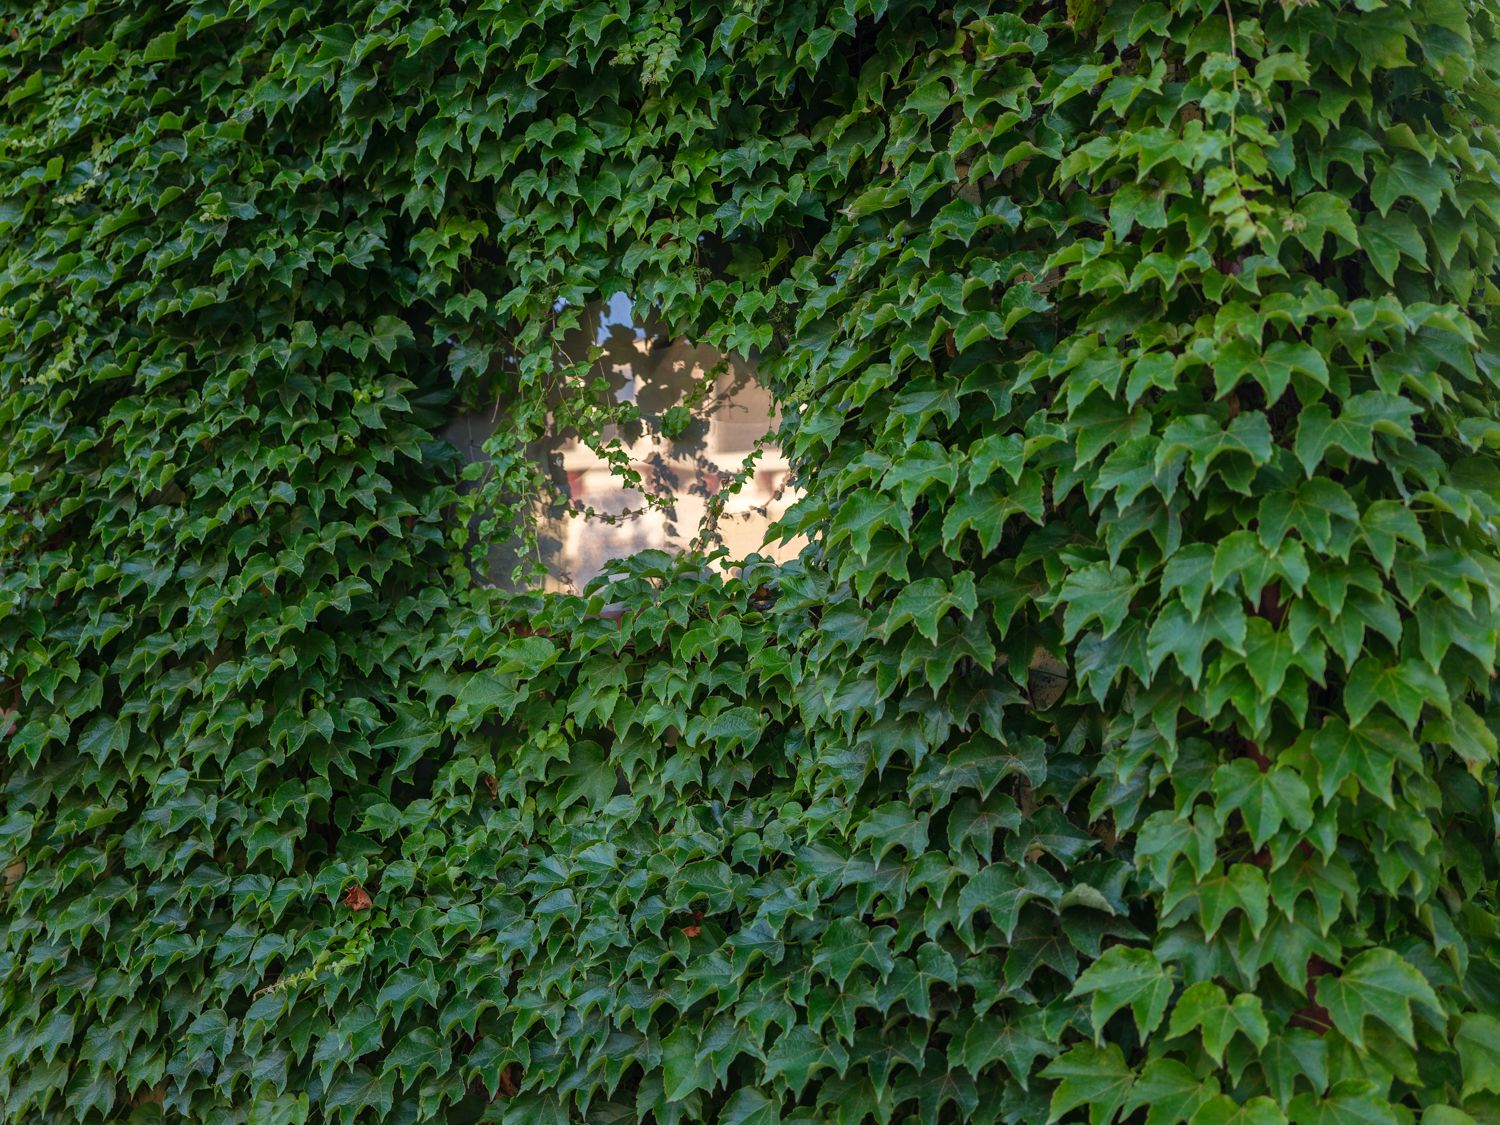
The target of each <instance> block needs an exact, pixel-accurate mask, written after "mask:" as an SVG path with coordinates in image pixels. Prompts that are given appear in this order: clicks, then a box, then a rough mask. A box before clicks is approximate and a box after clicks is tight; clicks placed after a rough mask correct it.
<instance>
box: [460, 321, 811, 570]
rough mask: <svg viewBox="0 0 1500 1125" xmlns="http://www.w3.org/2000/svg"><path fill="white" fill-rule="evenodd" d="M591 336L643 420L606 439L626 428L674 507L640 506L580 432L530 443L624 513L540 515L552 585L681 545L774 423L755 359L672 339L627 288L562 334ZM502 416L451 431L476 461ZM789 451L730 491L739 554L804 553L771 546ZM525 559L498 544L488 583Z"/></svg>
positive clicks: (625, 440) (634, 450) (767, 452)
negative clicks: (706, 390) (636, 315)
mask: <svg viewBox="0 0 1500 1125" xmlns="http://www.w3.org/2000/svg"><path fill="white" fill-rule="evenodd" d="M590 343H597V344H598V345H599V346H602V347H603V348H604V355H603V357H602V358H601V359H600V360H599V362H598V364H597V365H596V367H595V369H594V371H595V373H597V374H599V375H602V376H604V377H605V378H606V379H607V380H608V383H609V388H610V393H611V394H612V395H613V396H614V398H615V400H616V401H618V402H634V403H635V404H636V405H637V407H639V409H640V412H641V420H640V422H639V423H637V424H634V425H631V426H628V427H625V428H623V429H622V428H620V427H610V432H607V433H606V435H605V436H606V438H618V439H619V440H620V441H621V443H622V445H623V447H624V449H625V450H626V451H627V453H628V455H629V457H630V460H631V464H632V466H633V468H634V469H635V470H636V471H637V472H639V473H640V474H641V477H642V480H643V482H644V484H645V487H646V488H647V489H649V490H650V491H651V492H653V493H655V494H656V495H666V496H670V497H671V498H672V504H671V506H670V508H669V509H668V510H666V511H661V510H649V511H645V512H637V509H640V508H642V507H643V506H644V499H643V497H642V496H641V494H640V493H639V492H637V491H635V490H630V489H625V488H622V487H621V482H620V480H619V479H618V478H617V477H616V476H615V475H614V474H613V473H611V472H610V470H609V468H608V467H607V465H606V464H605V462H604V461H603V460H602V459H601V458H600V457H599V456H598V455H597V454H595V453H594V452H593V450H591V449H589V448H588V447H587V446H586V445H584V444H583V443H582V442H579V441H577V440H576V439H572V438H568V437H563V436H554V437H553V438H552V439H551V440H549V441H547V442H544V443H541V444H540V445H539V446H538V447H537V448H535V450H534V451H533V453H534V456H536V457H537V458H538V459H539V460H545V462H546V463H547V465H548V468H549V471H550V473H551V475H552V477H553V479H554V481H555V482H556V483H557V485H558V486H559V487H560V488H562V489H565V490H566V492H567V494H568V495H569V496H570V497H571V499H572V500H573V501H574V503H575V504H576V505H578V506H585V507H592V508H593V509H595V511H596V512H599V513H601V514H605V515H614V516H619V515H620V513H635V514H628V515H624V516H622V517H621V518H620V519H619V521H618V522H610V521H608V520H606V519H601V518H590V517H586V516H582V515H575V514H570V513H560V512H556V511H553V512H540V511H539V512H537V513H535V515H536V517H537V519H538V523H539V530H540V537H541V543H540V547H541V551H542V559H543V561H544V563H545V564H546V566H547V572H548V573H547V580H546V583H545V586H546V588H547V589H552V590H581V589H582V588H583V586H584V585H585V584H586V583H587V582H588V581H589V579H591V578H593V577H594V576H595V575H597V574H598V573H599V572H600V570H601V569H602V568H603V566H604V564H605V563H606V562H608V561H609V560H610V559H614V558H619V557H622V556H624V555H629V554H633V553H635V552H636V551H641V550H645V549H648V548H661V549H665V550H669V551H675V550H682V549H684V548H686V547H687V546H688V544H689V543H690V542H692V541H693V540H694V539H695V538H697V537H698V536H699V535H700V533H701V531H702V530H703V528H704V523H705V519H706V517H707V514H708V505H709V501H710V498H711V497H712V496H714V495H717V494H718V493H719V492H720V491H721V490H722V489H723V488H724V486H725V485H727V484H728V482H729V481H730V480H731V479H732V478H733V477H734V475H735V474H737V473H739V472H740V471H741V470H742V469H743V468H744V466H745V465H746V463H747V460H748V458H749V457H750V454H751V452H752V451H753V450H754V449H755V447H756V443H757V441H759V440H760V439H761V438H762V437H763V436H765V435H766V434H768V433H769V432H770V431H771V430H772V429H774V427H775V425H776V421H777V419H776V416H775V413H774V407H773V404H772V402H771V396H770V393H769V392H768V391H767V390H766V389H765V388H764V387H762V386H761V385H760V384H759V383H757V382H756V381H755V367H754V360H753V359H749V360H747V359H744V358H741V357H734V358H733V359H732V360H731V361H729V362H728V363H727V364H726V363H724V356H723V353H721V352H719V351H717V350H715V349H713V348H709V347H704V346H697V345H693V344H690V343H688V342H686V341H683V340H681V339H676V340H668V339H667V338H666V337H665V336H664V335H663V334H662V331H661V328H660V326H658V325H652V324H646V325H641V324H637V323H635V322H634V321H633V320H632V318H631V317H630V313H629V309H628V305H627V304H626V302H625V301H624V300H623V299H621V298H616V299H614V300H612V301H610V302H608V303H601V304H599V305H593V306H590V307H589V308H588V309H587V310H585V318H584V327H582V328H580V329H577V330H575V331H573V332H572V333H569V335H568V336H567V337H566V338H565V339H564V342H563V348H564V351H565V352H566V353H567V354H568V355H570V356H583V355H586V354H587V352H588V347H589V345H590ZM716 366H719V367H722V370H720V372H719V373H718V375H717V376H716V377H715V378H714V387H713V390H712V392H711V393H710V394H709V395H708V396H707V398H706V399H704V400H703V402H702V404H701V406H699V407H698V408H696V409H695V410H694V420H693V422H692V423H691V424H690V425H689V426H688V428H687V429H686V430H685V431H684V432H682V433H681V434H679V435H678V436H677V437H676V438H675V440H669V439H668V438H667V437H666V436H665V435H664V434H663V433H662V431H661V417H662V415H663V414H664V413H665V412H666V410H668V409H669V408H671V407H673V406H675V405H678V404H679V403H681V402H683V401H684V399H685V398H686V396H687V395H688V394H689V393H690V392H691V391H692V390H693V389H694V388H697V387H699V386H701V385H702V382H703V380H704V378H705V377H707V376H709V375H710V374H711V373H712V372H713V371H714V369H715V367H716ZM497 424H503V421H501V420H500V419H499V417H498V415H497V414H496V412H493V411H482V412H476V413H473V414H464V415H460V416H459V417H457V418H455V419H454V420H453V422H452V424H450V426H449V427H448V430H447V432H446V435H445V436H447V437H448V439H449V440H450V441H452V442H453V443H454V444H455V445H456V446H457V447H458V448H459V450H460V452H461V453H463V455H464V456H465V457H466V458H468V459H470V460H477V459H480V458H482V457H483V456H484V452H483V449H482V445H483V443H484V440H485V439H486V438H487V437H489V435H490V434H491V433H492V432H493V431H494V429H495V426H496V425H497ZM787 477H788V468H787V463H786V459H785V457H783V456H782V454H781V451H780V450H779V449H777V448H776V447H775V446H774V445H769V446H768V447H766V448H765V449H764V450H763V451H762V452H761V454H760V456H759V458H758V459H757V460H756V463H755V468H754V471H753V473H752V474H751V476H750V477H749V479H747V480H746V481H745V483H744V485H743V486H742V487H741V489H740V490H739V492H738V493H736V494H735V495H733V496H730V497H728V498H727V503H726V505H725V509H724V515H723V516H722V517H721V519H720V520H719V523H718V527H717V529H716V533H715V535H714V542H715V543H722V544H723V545H724V546H725V547H727V548H728V549H729V552H730V554H731V556H732V557H733V558H736V559H738V558H743V557H744V556H745V555H747V554H750V553H751V552H753V551H760V552H761V553H762V554H767V555H770V556H771V557H773V558H778V559H786V558H792V557H795V556H796V554H797V551H798V550H800V549H801V547H802V545H803V544H802V543H801V542H800V541H798V542H796V543H792V544H788V545H786V546H784V547H781V546H778V547H767V546H766V545H765V534H766V529H767V527H768V526H769V525H770V523H771V522H772V520H774V519H776V518H778V517H780V516H781V515H782V514H783V513H784V512H785V511H786V509H787V507H788V505H789V504H791V502H792V501H793V500H795V499H796V496H797V494H796V493H795V492H794V491H793V490H792V489H791V488H790V487H789V486H788V483H787ZM515 562H516V558H515V556H514V555H513V554H511V553H510V552H509V551H507V550H505V549H504V548H496V549H495V550H492V551H491V553H490V574H489V578H490V581H491V582H495V583H497V584H500V585H509V582H508V578H509V574H510V571H511V569H512V568H513V567H514V565H515Z"/></svg>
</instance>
